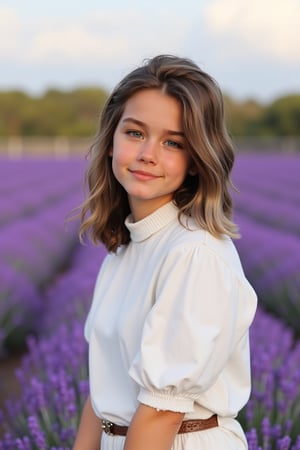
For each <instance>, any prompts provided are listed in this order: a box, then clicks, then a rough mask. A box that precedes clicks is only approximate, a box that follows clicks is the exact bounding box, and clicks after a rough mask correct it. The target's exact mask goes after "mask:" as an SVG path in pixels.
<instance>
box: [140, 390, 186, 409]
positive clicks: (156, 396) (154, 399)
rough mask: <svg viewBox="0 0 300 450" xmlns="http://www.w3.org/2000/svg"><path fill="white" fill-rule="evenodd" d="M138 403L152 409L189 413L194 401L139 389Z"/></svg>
mask: <svg viewBox="0 0 300 450" xmlns="http://www.w3.org/2000/svg"><path fill="white" fill-rule="evenodd" d="M138 401H139V402H140V403H143V404H144V405H148V406H151V407H152V408H156V409H161V410H164V411H174V412H181V413H189V412H193V411H194V400H192V399H190V398H187V397H178V396H174V395H172V394H170V393H167V394H165V393H162V392H158V391H147V390H146V389H143V388H141V390H140V393H139V395H138Z"/></svg>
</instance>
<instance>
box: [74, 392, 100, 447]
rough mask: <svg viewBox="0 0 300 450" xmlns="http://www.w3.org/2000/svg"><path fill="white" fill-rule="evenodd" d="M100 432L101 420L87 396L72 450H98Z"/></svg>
mask: <svg viewBox="0 0 300 450" xmlns="http://www.w3.org/2000/svg"><path fill="white" fill-rule="evenodd" d="M101 433H102V429H101V420H100V419H99V417H97V416H96V414H95V413H94V410H93V408H92V404H91V399H90V396H89V397H88V398H87V400H86V402H85V405H84V408H83V411H82V415H81V420H80V424H79V428H78V432H77V436H76V440H75V443H74V446H73V450H100V441H101Z"/></svg>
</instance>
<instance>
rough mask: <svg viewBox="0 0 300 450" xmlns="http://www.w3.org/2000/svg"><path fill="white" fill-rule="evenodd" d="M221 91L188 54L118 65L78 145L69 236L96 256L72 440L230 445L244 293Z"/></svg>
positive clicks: (242, 444) (242, 442) (246, 301)
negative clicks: (83, 240) (80, 187)
mask: <svg viewBox="0 0 300 450" xmlns="http://www.w3.org/2000/svg"><path fill="white" fill-rule="evenodd" d="M233 160H234V154H233V149H232V145H231V142H230V139H229V137H228V134H227V132H226V128H225V125H224V117H223V102H222V95H221V92H220V90H219V88H218V86H217V84H216V83H215V81H214V80H213V79H212V78H211V77H210V76H209V75H208V74H206V73H205V72H203V71H202V70H201V69H200V68H199V67H198V66H197V65H195V64H194V63H193V62H192V61H190V60H188V59H183V58H179V57H175V56H168V55H166V56H165V55H162V56H157V57H155V58H153V59H151V60H149V61H147V62H146V63H145V64H144V65H143V66H141V67H139V68H137V69H135V70H133V72H131V73H129V75H127V76H126V77H125V78H124V79H123V80H122V81H121V82H120V84H119V85H118V86H117V87H116V88H115V90H114V91H113V92H112V94H111V96H110V97H109V99H108V100H107V103H106V105H105V107H104V110H103V113H102V118H101V123H100V130H99V133H98V135H97V139H96V142H95V144H94V145H93V146H92V149H91V163H90V168H89V171H88V182H89V190H90V194H89V197H88V199H87V200H86V202H85V204H84V206H83V210H82V225H81V235H82V234H83V233H84V232H89V234H90V235H91V237H92V239H93V240H94V241H95V242H96V241H100V242H102V243H103V244H104V245H105V246H106V248H107V250H108V252H109V253H108V256H107V257H106V259H105V261H104V263H103V264H102V267H101V270H100V272H99V276H98V279H97V282H96V286H95V291H94V298H93V303H92V306H91V309H90V312H89V315H88V318H87V321H86V324H85V336H86V339H87V341H88V342H89V369H90V397H89V398H88V399H87V402H86V404H85V407H84V410H83V413H82V418H81V422H80V426H79V430H78V433H77V438H76V442H75V444H74V450H99V449H100V448H101V450H123V449H124V450H170V449H172V450H213V449H222V450H225V449H226V450H231V449H232V450H239V449H241V450H242V449H243V450H244V449H246V448H247V443H246V439H245V435H244V433H243V431H242V429H241V427H240V425H239V423H238V422H237V421H236V420H235V417H236V416H237V413H238V412H239V410H240V409H241V408H242V407H243V406H244V405H245V403H246V402H247V400H248V397H249V392H250V362H249V342H248V330H249V326H250V324H251V322H252V320H253V316H254V313H255V309H256V295H255V293H254V291H253V289H252V288H251V286H250V285H249V283H248V281H247V280H246V278H245V276H244V273H243V270H242V268H241V264H240V261H239V257H238V255H237V252H236V250H235V247H234V245H233V243H232V240H231V238H236V237H237V236H238V233H237V229H236V227H235V225H234V224H233V222H232V221H231V213H232V201H231V197H230V193H229V187H230V171H231V168H232V165H233Z"/></svg>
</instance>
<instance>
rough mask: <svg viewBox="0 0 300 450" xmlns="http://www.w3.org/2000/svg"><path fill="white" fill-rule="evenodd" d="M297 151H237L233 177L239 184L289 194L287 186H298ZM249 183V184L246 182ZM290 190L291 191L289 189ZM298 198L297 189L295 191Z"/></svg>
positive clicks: (264, 190)
mask: <svg viewBox="0 0 300 450" xmlns="http://www.w3.org/2000/svg"><path fill="white" fill-rule="evenodd" d="M299 164H300V155H299V153H294V154H286V153H273V154H271V153H239V154H238V155H237V157H236V162H235V166H234V170H233V179H234V181H235V182H236V183H237V184H238V187H239V185H240V184H241V186H243V183H244V182H246V183H247V186H249V185H250V183H251V185H252V187H253V189H255V190H256V189H257V190H259V191H261V192H266V193H268V192H269V193H271V192H272V191H273V192H276V194H279V195H280V194H281V193H286V194H287V195H289V191H286V189H289V186H291V187H292V188H297V187H298V186H299ZM248 183H249V184H248ZM290 192H291V191H290ZM295 195H296V197H295V198H298V199H299V191H297V192H295Z"/></svg>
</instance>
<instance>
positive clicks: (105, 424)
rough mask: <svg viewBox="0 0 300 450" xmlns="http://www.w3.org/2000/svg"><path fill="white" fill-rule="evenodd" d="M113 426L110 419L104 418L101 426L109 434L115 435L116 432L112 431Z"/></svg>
mask: <svg viewBox="0 0 300 450" xmlns="http://www.w3.org/2000/svg"><path fill="white" fill-rule="evenodd" d="M112 426H113V424H112V423H111V422H110V421H109V420H102V426H101V428H102V430H103V431H104V432H105V433H106V434H108V435H109V436H113V435H114V433H113V432H112V431H111V427H112Z"/></svg>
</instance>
